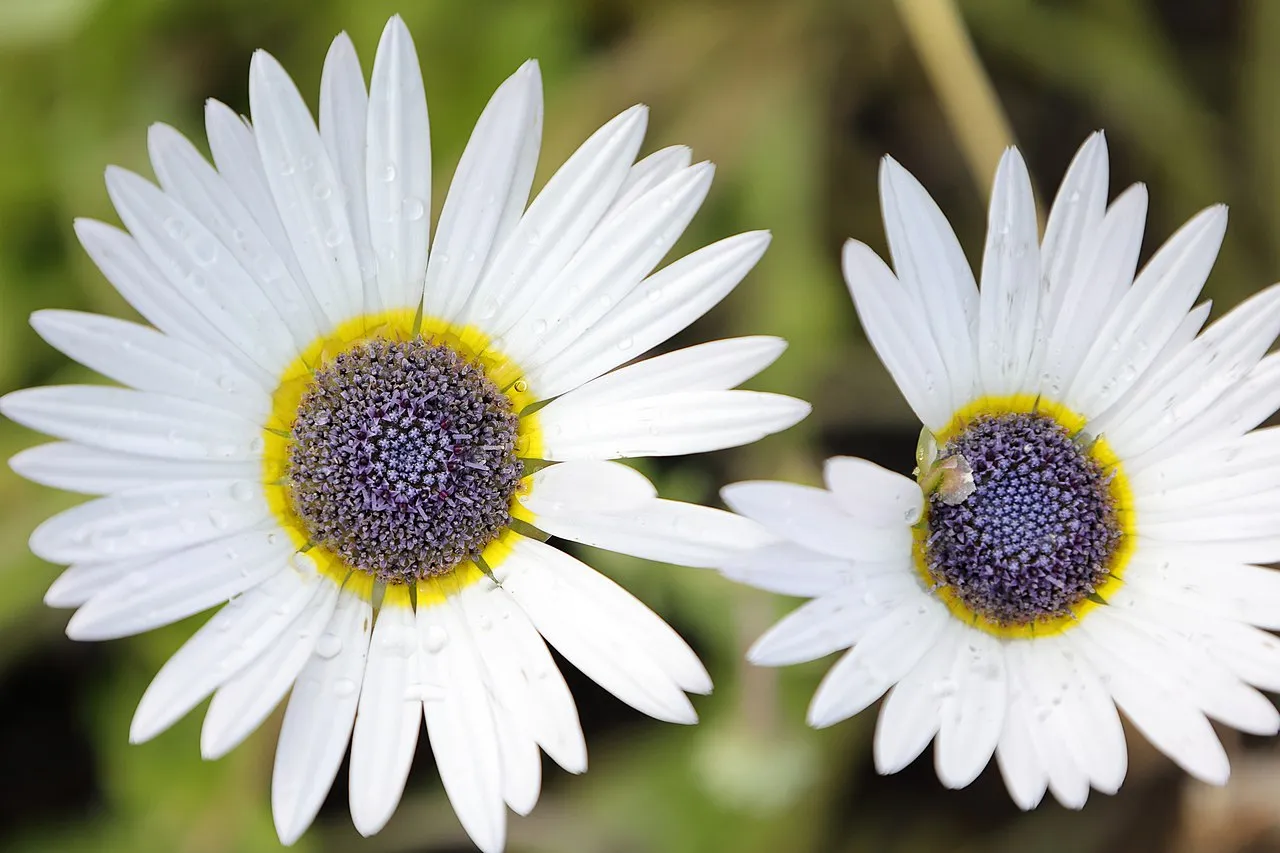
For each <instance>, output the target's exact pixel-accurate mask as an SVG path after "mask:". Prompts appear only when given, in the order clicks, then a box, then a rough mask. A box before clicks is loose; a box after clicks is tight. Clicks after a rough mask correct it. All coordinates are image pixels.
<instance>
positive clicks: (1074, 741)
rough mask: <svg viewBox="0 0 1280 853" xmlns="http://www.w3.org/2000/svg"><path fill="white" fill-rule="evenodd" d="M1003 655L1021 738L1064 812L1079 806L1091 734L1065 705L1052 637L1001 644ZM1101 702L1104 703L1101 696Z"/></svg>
mask: <svg viewBox="0 0 1280 853" xmlns="http://www.w3.org/2000/svg"><path fill="white" fill-rule="evenodd" d="M1005 657H1006V660H1007V663H1008V673H1009V684H1010V687H1009V689H1010V692H1011V696H1014V697H1019V698H1021V700H1022V702H1023V706H1024V709H1025V710H1024V712H1023V713H1024V715H1025V717H1026V720H1025V722H1026V726H1027V728H1026V735H1027V737H1028V738H1029V740H1030V747H1031V752H1032V753H1034V754H1035V756H1036V758H1037V760H1038V762H1039V765H1040V770H1041V772H1042V773H1043V775H1044V779H1045V784H1047V786H1048V788H1049V790H1050V791H1051V792H1052V793H1053V796H1054V797H1055V798H1056V799H1057V800H1058V802H1060V803H1062V804H1063V805H1064V806H1066V807H1067V808H1069V809H1080V808H1083V807H1084V804H1085V803H1086V802H1087V801H1088V799H1089V774H1088V773H1086V772H1085V771H1084V769H1083V767H1082V765H1081V762H1082V761H1083V760H1084V759H1085V758H1086V757H1087V755H1086V753H1087V751H1088V750H1091V749H1096V747H1094V746H1093V744H1092V742H1091V741H1092V739H1093V738H1094V737H1095V733H1094V732H1092V731H1088V730H1087V729H1085V728H1084V725H1085V723H1086V722H1087V721H1086V720H1083V719H1077V718H1076V715H1075V711H1076V707H1077V706H1076V704H1075V703H1073V702H1072V701H1070V699H1071V697H1072V696H1073V695H1074V694H1072V693H1071V692H1070V691H1071V688H1072V683H1071V682H1072V677H1071V675H1070V674H1069V672H1067V670H1066V664H1065V661H1064V659H1063V655H1062V654H1061V653H1060V649H1059V646H1058V645H1057V644H1056V643H1055V638H1036V639H1032V640H1010V641H1007V642H1006V643H1005ZM1104 699H1106V701H1110V699H1109V697H1105V695H1104ZM1112 707H1113V709H1114V706H1112ZM1117 725H1118V722H1117ZM1098 734H1099V735H1102V736H1105V735H1106V732H1105V731H1100V732H1098ZM1121 748H1122V749H1123V742H1122V744H1121Z"/></svg>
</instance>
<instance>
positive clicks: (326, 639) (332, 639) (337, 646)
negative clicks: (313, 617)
mask: <svg viewBox="0 0 1280 853" xmlns="http://www.w3.org/2000/svg"><path fill="white" fill-rule="evenodd" d="M341 651H342V638H341V637H339V636H338V635H337V634H330V633H324V634H322V635H320V639H319V640H317V641H316V654H317V655H319V656H320V657H322V658H324V659H325V660H329V659H330V658H335V657H337V656H338V653H339V652H341Z"/></svg>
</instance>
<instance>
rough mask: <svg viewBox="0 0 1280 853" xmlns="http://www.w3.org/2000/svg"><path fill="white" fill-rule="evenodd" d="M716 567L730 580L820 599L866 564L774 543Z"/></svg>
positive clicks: (844, 582)
mask: <svg viewBox="0 0 1280 853" xmlns="http://www.w3.org/2000/svg"><path fill="white" fill-rule="evenodd" d="M883 567H884V566H883V565H882V567H881V568H883ZM716 568H718V569H720V573H721V574H723V575H724V576H725V577H727V578H730V579H731V580H735V581H739V582H741V583H745V584H750V585H751V586H755V587H759V588H760V589H765V590H768V591H770V592H779V593H782V594H783V595H803V596H809V597H813V598H817V597H819V596H823V595H826V594H827V593H829V592H834V591H835V590H837V589H839V588H840V587H841V586H843V585H845V584H847V583H850V582H852V581H853V580H854V578H856V577H857V576H858V573H859V570H860V569H864V568H867V566H866V565H865V564H858V563H855V562H854V561H852V560H842V559H840V558H838V557H831V556H828V555H826V554H821V553H818V552H817V551H810V550H809V549H808V548H801V547H800V546H799V545H795V544H793V543H790V542H775V543H773V544H771V545H765V546H762V547H759V548H753V549H751V550H750V551H744V552H741V553H738V554H734V555H732V556H730V557H729V558H728V559H727V560H726V561H725V562H724V563H722V564H721V565H719V566H717V567H716ZM871 570H872V571H876V569H875V567H872V568H871Z"/></svg>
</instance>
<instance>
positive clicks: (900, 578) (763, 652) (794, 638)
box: [747, 568, 933, 725]
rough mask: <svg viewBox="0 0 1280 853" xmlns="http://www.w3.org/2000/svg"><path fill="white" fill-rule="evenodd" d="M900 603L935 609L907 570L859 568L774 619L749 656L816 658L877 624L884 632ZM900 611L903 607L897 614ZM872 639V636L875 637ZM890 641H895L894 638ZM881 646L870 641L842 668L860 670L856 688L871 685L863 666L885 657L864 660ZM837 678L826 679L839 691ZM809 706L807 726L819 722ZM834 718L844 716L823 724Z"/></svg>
mask: <svg viewBox="0 0 1280 853" xmlns="http://www.w3.org/2000/svg"><path fill="white" fill-rule="evenodd" d="M904 602H906V603H910V604H911V605H912V606H913V607H914V606H916V605H919V607H921V608H923V609H925V610H926V611H928V613H926V614H924V615H925V616H928V615H930V614H932V612H933V606H932V604H928V603H924V602H926V597H925V596H924V594H923V593H922V592H921V590H920V587H919V584H917V583H915V582H914V581H913V579H912V578H910V577H909V576H908V575H907V574H906V573H905V572H902V571H900V570H898V569H896V568H895V569H889V570H887V571H884V572H881V573H879V574H869V573H863V572H859V573H857V574H855V575H854V576H853V577H851V578H850V579H849V580H848V581H846V582H845V584H844V585H842V586H841V587H840V588H838V589H836V590H834V591H833V592H830V593H828V594H826V595H823V596H822V597H820V598H815V599H814V600H813V601H808V602H805V603H804V604H803V605H801V606H800V607H799V608H797V609H796V610H794V611H792V612H791V613H789V614H788V615H787V616H785V617H783V619H782V621H780V622H778V624H776V625H774V626H773V627H772V628H770V629H769V630H767V631H765V632H764V634H763V635H761V637H760V639H758V640H756V641H755V643H753V644H752V646H751V648H750V649H749V650H748V651H747V660H749V661H751V662H752V663H754V664H756V665H757V666H785V665H787V664H793V663H802V662H804V661H810V660H817V659H818V658H820V657H822V656H824V655H829V654H831V653H832V652H834V651H839V650H840V649H844V648H848V647H850V646H852V645H853V644H854V643H859V644H860V643H861V640H862V639H863V637H864V636H867V635H868V632H869V631H871V629H872V628H876V626H879V627H878V628H877V631H879V632H880V634H883V632H885V631H888V630H889V629H891V628H892V627H893V625H895V624H897V621H898V620H889V621H885V617H886V616H887V615H889V614H890V613H892V612H894V611H896V610H898V609H899V608H901V607H902V606H903V605H904ZM904 614H905V611H904V613H903V614H899V615H900V616H902V615H904ZM881 623H883V624H881ZM877 636H879V634H877ZM872 639H873V641H874V640H875V637H872ZM881 639H883V638H881ZM894 642H895V643H897V642H898V640H897V638H895V640H894ZM912 644H914V641H913V640H912V641H908V645H912ZM881 651H882V650H881V649H880V648H879V645H878V644H877V643H876V642H872V643H871V644H870V645H868V646H867V647H866V648H864V649H863V650H862V651H861V652H859V653H858V656H857V658H856V659H855V660H853V661H851V662H849V663H846V664H844V666H842V667H841V670H842V671H843V670H844V669H845V668H847V667H853V669H854V670H855V671H859V675H858V681H859V682H860V683H859V684H858V685H857V689H859V690H861V689H863V688H865V687H870V686H871V684H870V681H867V680H865V679H866V677H867V673H865V672H862V671H861V670H864V669H879V668H882V667H883V665H884V662H883V661H881V660H878V659H875V658H874V657H873V658H871V659H868V655H873V656H874V655H878V654H880V653H881ZM904 671H905V670H904ZM840 680H841V677H840V676H831V675H828V681H829V682H831V684H832V687H833V688H835V689H837V690H839V689H840V688H839V686H838V685H837V684H836V682H838V681H840ZM875 680H878V679H877V678H874V677H873V678H872V679H871V681H875ZM891 681H892V680H891ZM890 683H891V682H890ZM887 688H888V684H886V685H885V686H884V687H881V688H880V690H879V692H876V693H875V694H874V695H872V696H871V698H870V699H868V700H867V701H868V702H872V701H875V699H876V698H877V697H878V696H879V695H880V693H883V692H884V691H885V690H886V689H887ZM810 711H811V716H810V725H819V724H818V723H815V722H813V719H814V718H813V717H812V711H813V708H812V707H811V708H810ZM854 713H857V711H856V710H855V711H850V712H849V714H854ZM846 716H847V715H846ZM823 718H824V719H826V715H823ZM837 719H843V717H839V718H831V719H828V720H827V722H824V723H821V725H830V724H831V723H833V722H835V721H836V720H837Z"/></svg>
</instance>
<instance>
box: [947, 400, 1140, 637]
mask: <svg viewBox="0 0 1280 853" xmlns="http://www.w3.org/2000/svg"><path fill="white" fill-rule="evenodd" d="M939 455H940V456H941V457H944V458H945V457H951V456H956V455H960V456H963V457H964V459H965V460H966V461H967V462H968V463H969V466H970V467H971V468H972V470H973V480H974V491H973V493H972V494H970V495H969V496H968V497H966V498H965V499H964V500H962V501H960V502H958V503H955V504H954V505H948V504H947V503H945V502H944V501H943V500H942V499H941V498H940V497H939V496H938V495H936V494H935V495H934V496H932V497H931V498H930V501H929V515H928V526H929V532H928V537H927V539H926V540H925V547H924V562H925V565H926V567H927V570H928V572H929V575H930V576H931V578H932V579H933V581H934V582H936V583H937V584H939V585H941V586H943V587H946V588H947V591H948V592H949V594H950V596H952V597H953V598H954V599H956V600H958V601H959V602H960V603H961V604H963V605H964V606H965V607H966V608H968V610H970V611H971V612H973V613H975V614H977V615H978V616H981V617H983V618H984V619H986V620H987V621H988V622H991V623H994V624H996V625H999V626H1001V627H1018V626H1026V625H1029V624H1031V623H1034V622H1041V621H1045V620H1052V619H1061V618H1063V617H1070V616H1071V615H1072V613H1073V612H1074V608H1075V607H1076V606H1077V605H1079V604H1080V603H1081V602H1083V601H1085V600H1086V599H1088V598H1089V597H1090V596H1092V595H1094V593H1095V592H1096V591H1097V589H1098V588H1099V587H1100V586H1102V584H1103V583H1104V582H1105V581H1106V579H1107V577H1108V574H1109V569H1110V566H1111V563H1112V558H1113V557H1114V556H1115V554H1116V552H1117V550H1118V548H1119V546H1120V543H1121V540H1122V538H1123V534H1122V529H1121V525H1120V523H1119V521H1118V518H1117V507H1116V505H1115V500H1114V498H1113V497H1112V493H1111V490H1110V483H1111V478H1112V474H1111V473H1110V472H1108V471H1106V470H1104V469H1103V467H1102V466H1101V465H1100V464H1099V463H1098V461H1097V459H1095V458H1094V457H1093V456H1092V455H1091V454H1090V452H1089V448H1088V447H1087V446H1082V445H1081V444H1079V443H1078V442H1077V441H1075V440H1073V438H1072V436H1071V435H1070V434H1069V433H1068V432H1067V430H1066V428H1064V427H1063V426H1062V424H1060V423H1059V422H1058V421H1056V420H1055V419H1053V418H1052V417H1048V416H1046V415H1043V414H1035V413H1030V414H1025V413H1013V414H1002V415H994V416H984V417H980V418H977V419H975V420H973V421H971V422H970V423H969V424H968V425H967V426H966V427H965V429H964V430H963V431H962V432H961V433H960V434H958V435H956V436H955V437H954V438H952V439H951V440H950V441H948V442H947V444H946V445H945V446H944V447H943V448H942V450H941V452H940V454H939Z"/></svg>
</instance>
